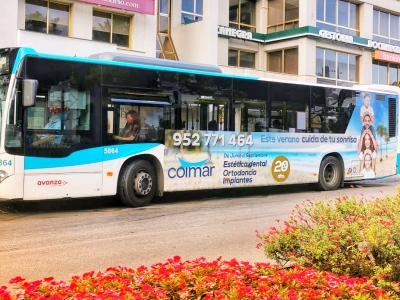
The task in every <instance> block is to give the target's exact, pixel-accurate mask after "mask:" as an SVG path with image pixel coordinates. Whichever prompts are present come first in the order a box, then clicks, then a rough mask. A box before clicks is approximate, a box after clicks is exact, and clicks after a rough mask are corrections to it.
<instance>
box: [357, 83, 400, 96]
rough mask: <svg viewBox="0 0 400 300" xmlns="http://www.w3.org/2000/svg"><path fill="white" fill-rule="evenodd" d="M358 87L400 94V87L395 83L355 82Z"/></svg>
mask: <svg viewBox="0 0 400 300" xmlns="http://www.w3.org/2000/svg"><path fill="white" fill-rule="evenodd" d="M353 87H354V88H357V89H362V90H368V91H371V92H384V93H389V94H396V95H398V96H400V88H399V87H397V86H394V85H386V84H355V85H354V86H353Z"/></svg>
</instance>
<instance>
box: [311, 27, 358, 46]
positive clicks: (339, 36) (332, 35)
mask: <svg viewBox="0 0 400 300" xmlns="http://www.w3.org/2000/svg"><path fill="white" fill-rule="evenodd" d="M319 36H320V37H322V38H324V39H328V40H332V41H338V42H343V43H349V44H353V37H352V36H351V35H347V34H343V33H339V32H333V31H328V30H320V31H319Z"/></svg>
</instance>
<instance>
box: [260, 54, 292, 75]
mask: <svg viewBox="0 0 400 300" xmlns="http://www.w3.org/2000/svg"><path fill="white" fill-rule="evenodd" d="M298 61H299V54H298V49H297V48H293V49H284V50H278V51H272V52H268V53H267V71H271V72H279V73H286V74H293V75H297V74H298V73H299V70H298V68H299V63H298Z"/></svg>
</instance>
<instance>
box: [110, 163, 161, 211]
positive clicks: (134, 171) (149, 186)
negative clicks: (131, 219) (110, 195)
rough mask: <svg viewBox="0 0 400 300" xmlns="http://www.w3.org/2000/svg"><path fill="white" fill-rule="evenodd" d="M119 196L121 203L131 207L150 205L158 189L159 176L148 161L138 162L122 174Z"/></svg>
mask: <svg viewBox="0 0 400 300" xmlns="http://www.w3.org/2000/svg"><path fill="white" fill-rule="evenodd" d="M119 180H120V182H119V185H118V189H119V191H118V194H119V196H120V199H121V202H122V203H123V204H125V205H127V206H131V207H141V206H146V205H149V204H150V202H151V200H153V198H154V195H155V193H156V188H157V175H156V172H155V170H154V167H153V165H152V164H151V163H150V162H148V161H147V160H136V161H133V162H132V163H131V164H129V165H128V166H127V167H126V168H124V170H123V171H122V173H121V176H120V179H119Z"/></svg>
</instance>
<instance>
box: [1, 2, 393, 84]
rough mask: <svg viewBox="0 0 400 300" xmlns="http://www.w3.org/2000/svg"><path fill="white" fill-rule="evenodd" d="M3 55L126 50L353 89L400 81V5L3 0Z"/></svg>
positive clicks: (228, 71)
mask: <svg viewBox="0 0 400 300" xmlns="http://www.w3.org/2000/svg"><path fill="white" fill-rule="evenodd" d="M0 7H1V8H2V10H1V11H2V17H1V18H0V48H3V47H23V46H26V47H32V48H34V49H36V50H37V51H40V52H46V53H53V54H63V55H73V56H79V57H87V56H89V55H91V54H96V53H101V52H120V53H126V54H132V55H141V56H147V57H160V58H166V59H175V60H180V61H186V62H195V63H205V64H212V65H218V66H219V67H220V68H221V69H222V70H223V71H224V72H226V73H235V74H245V75H256V76H262V77H269V78H280V79H288V80H296V81H305V82H320V83H325V84H338V85H344V86H350V85H352V84H354V83H363V84H368V83H383V84H398V83H399V81H400V1H399V0H383V1H382V0H367V1H344V0H0Z"/></svg>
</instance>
